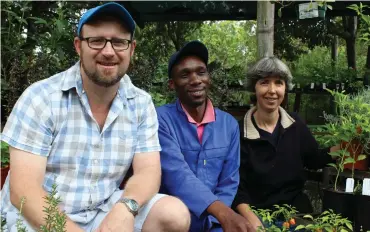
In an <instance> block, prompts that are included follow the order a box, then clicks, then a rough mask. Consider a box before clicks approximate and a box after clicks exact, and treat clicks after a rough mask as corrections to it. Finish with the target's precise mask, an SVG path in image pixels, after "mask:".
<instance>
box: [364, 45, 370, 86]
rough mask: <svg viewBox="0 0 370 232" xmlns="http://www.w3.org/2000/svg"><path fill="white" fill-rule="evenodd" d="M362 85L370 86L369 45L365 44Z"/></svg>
mask: <svg viewBox="0 0 370 232" xmlns="http://www.w3.org/2000/svg"><path fill="white" fill-rule="evenodd" d="M365 68H366V69H365V75H364V85H365V86H369V87H370V45H369V46H367V57H366V64H365Z"/></svg>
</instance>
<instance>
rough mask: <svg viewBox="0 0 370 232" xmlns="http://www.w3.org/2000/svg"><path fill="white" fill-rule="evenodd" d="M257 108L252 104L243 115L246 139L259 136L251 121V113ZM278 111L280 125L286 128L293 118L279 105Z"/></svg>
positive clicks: (292, 121)
mask: <svg viewBox="0 0 370 232" xmlns="http://www.w3.org/2000/svg"><path fill="white" fill-rule="evenodd" d="M256 110H257V108H256V107H255V106H254V107H253V108H251V109H250V110H248V112H247V113H246V115H245V117H244V128H243V129H244V137H245V138H247V139H259V138H261V136H260V134H259V133H258V130H257V128H256V127H255V126H254V125H253V122H252V114H253V113H254V112H255V111H256ZM279 113H280V123H281V126H282V127H283V128H284V129H286V128H288V127H290V126H291V125H292V124H293V123H294V122H295V120H294V119H293V118H292V117H291V116H290V115H289V114H288V113H287V112H286V111H285V110H284V108H282V107H280V106H279Z"/></svg>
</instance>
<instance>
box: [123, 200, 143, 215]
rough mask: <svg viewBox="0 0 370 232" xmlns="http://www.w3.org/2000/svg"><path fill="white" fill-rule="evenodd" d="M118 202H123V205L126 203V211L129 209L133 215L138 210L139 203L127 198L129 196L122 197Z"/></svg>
mask: <svg viewBox="0 0 370 232" xmlns="http://www.w3.org/2000/svg"><path fill="white" fill-rule="evenodd" d="M118 202H120V203H123V204H124V205H126V207H127V209H128V211H130V212H131V213H132V214H133V215H134V217H135V216H136V215H137V213H138V212H139V204H138V203H137V201H135V200H134V199H129V198H125V197H122V198H120V199H119V200H118Z"/></svg>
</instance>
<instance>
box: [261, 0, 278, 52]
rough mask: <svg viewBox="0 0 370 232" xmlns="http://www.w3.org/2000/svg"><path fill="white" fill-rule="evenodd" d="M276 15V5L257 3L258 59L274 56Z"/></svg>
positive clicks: (264, 2)
mask: <svg viewBox="0 0 370 232" xmlns="http://www.w3.org/2000/svg"><path fill="white" fill-rule="evenodd" d="M274 13H275V5H274V4H272V3H270V2H269V1H258V2H257V50H258V54H257V55H258V58H262V57H271V56H273V55H274V16H275V14H274Z"/></svg>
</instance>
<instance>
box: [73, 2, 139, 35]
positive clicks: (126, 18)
mask: <svg viewBox="0 0 370 232" xmlns="http://www.w3.org/2000/svg"><path fill="white" fill-rule="evenodd" d="M98 14H107V15H114V16H117V17H119V19H120V20H122V22H123V23H124V24H125V26H126V27H128V29H129V31H130V32H131V35H133V34H134V31H135V21H134V20H133V19H132V17H131V15H130V13H129V12H128V11H127V10H126V9H125V8H124V7H123V6H122V5H120V4H118V3H115V2H109V3H105V4H103V5H101V6H97V7H94V8H92V9H90V10H88V11H86V13H85V14H83V15H82V17H81V19H80V22H79V23H78V28H77V36H80V34H81V29H82V27H83V25H84V24H85V23H87V22H88V21H89V20H90V19H91V18H92V17H94V16H96V15H98Z"/></svg>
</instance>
